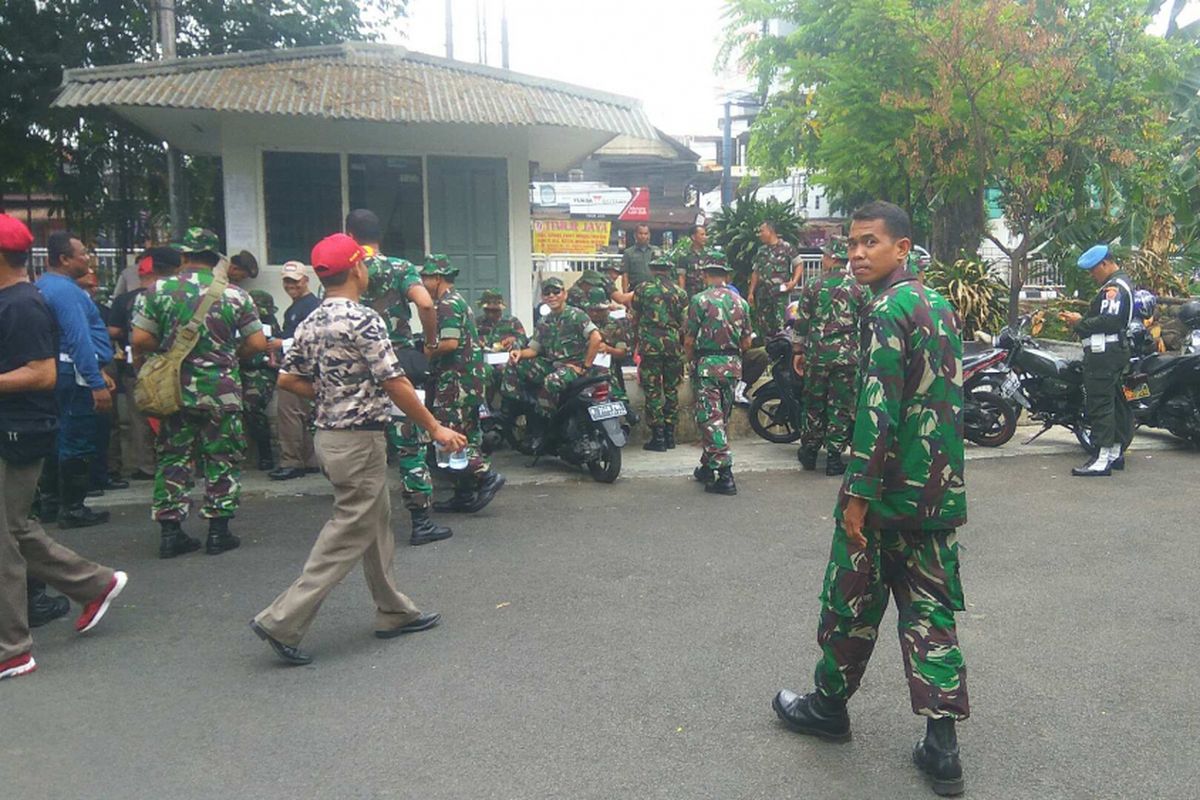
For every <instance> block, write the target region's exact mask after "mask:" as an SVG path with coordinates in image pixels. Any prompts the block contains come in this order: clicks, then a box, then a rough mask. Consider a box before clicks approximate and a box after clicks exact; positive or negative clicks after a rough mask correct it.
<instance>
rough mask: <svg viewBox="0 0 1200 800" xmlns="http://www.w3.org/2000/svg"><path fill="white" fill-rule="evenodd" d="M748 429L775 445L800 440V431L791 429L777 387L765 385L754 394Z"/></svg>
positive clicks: (790, 423)
mask: <svg viewBox="0 0 1200 800" xmlns="http://www.w3.org/2000/svg"><path fill="white" fill-rule="evenodd" d="M750 427H751V428H753V429H754V432H755V433H757V434H758V435H759V436H761V437H762V438H764V439H766V440H767V441H768V442H774V443H775V444H789V443H791V442H794V441H796V440H798V439H799V438H800V431H798V430H796V429H794V428H793V427H792V421H791V420H790V419H788V414H787V409H785V408H784V405H783V397H781V396H780V394H779V387H778V386H776V385H775V384H767V385H766V386H764V387H762V388H761V389H759V390H758V391H757V392H755V393H754V400H753V401H752V402H751V403H750Z"/></svg>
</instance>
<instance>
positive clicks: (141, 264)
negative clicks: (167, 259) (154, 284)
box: [137, 255, 154, 275]
mask: <svg viewBox="0 0 1200 800" xmlns="http://www.w3.org/2000/svg"><path fill="white" fill-rule="evenodd" d="M137 265H138V275H153V274H154V256H149V255H146V256H142V257H141V258H139V259H138V262H137Z"/></svg>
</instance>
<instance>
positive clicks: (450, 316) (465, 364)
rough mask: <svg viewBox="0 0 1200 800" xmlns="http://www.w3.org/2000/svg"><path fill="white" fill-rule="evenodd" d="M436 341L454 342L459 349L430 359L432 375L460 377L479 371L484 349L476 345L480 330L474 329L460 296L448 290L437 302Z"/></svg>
mask: <svg viewBox="0 0 1200 800" xmlns="http://www.w3.org/2000/svg"><path fill="white" fill-rule="evenodd" d="M437 318H438V339H439V340H445V339H457V340H458V347H457V348H456V349H455V350H454V351H453V352H450V353H442V354H441V355H438V356H434V357H433V358H431V359H430V360H429V367H430V369H431V370H433V371H434V372H447V371H458V372H461V373H463V374H466V373H468V372H471V371H472V370H475V369H478V368H479V367H480V366H481V365H482V364H483V350H482V349H481V347H480V342H479V330H478V329H477V328H476V327H475V314H474V312H473V311H472V310H471V306H470V305H468V304H467V301H466V299H465V298H463V296H462V295H461V294H459V293H458V292H456V291H455V290H453V289H451V290H450V291H448V292H446V293H445V294H444V295H442V298H441V299H440V300H438V303H437Z"/></svg>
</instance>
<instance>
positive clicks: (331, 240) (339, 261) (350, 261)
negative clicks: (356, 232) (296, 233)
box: [312, 233, 366, 277]
mask: <svg viewBox="0 0 1200 800" xmlns="http://www.w3.org/2000/svg"><path fill="white" fill-rule="evenodd" d="M365 257H366V253H364V252H363V249H362V248H361V247H359V245H358V242H356V241H354V239H353V238H351V237H349V236H347V235H346V234H344V233H335V234H333V235H332V236H326V237H325V238H324V239H322V240H321V241H319V242H317V246H316V247H314V248H313V249H312V266H313V270H314V271H315V272H316V273H317V275H318V276H319V277H323V276H326V275H337V274H338V273H339V272H346V271H347V270H349V269H350V268H351V267H353V266H354V265H355V264H357V263H358V262H360V261H362V260H363V258H365Z"/></svg>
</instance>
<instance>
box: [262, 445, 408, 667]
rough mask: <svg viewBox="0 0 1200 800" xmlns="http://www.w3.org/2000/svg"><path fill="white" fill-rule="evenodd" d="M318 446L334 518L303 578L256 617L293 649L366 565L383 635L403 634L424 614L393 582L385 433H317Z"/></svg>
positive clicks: (393, 545) (378, 627)
mask: <svg viewBox="0 0 1200 800" xmlns="http://www.w3.org/2000/svg"><path fill="white" fill-rule="evenodd" d="M316 446H317V456H318V458H319V459H320V461H321V468H322V470H324V472H325V475H326V476H327V477H328V478H329V482H330V483H332V484H333V517H332V518H331V519H330V520H329V521H328V522H326V523H325V527H324V528H322V529H321V533H320V534H319V535H318V536H317V541H316V543H315V544H314V545H313V549H312V552H311V553H309V555H308V561H307V562H306V563H305V564H304V570H303V571H302V572H301V573H300V577H299V578H297V579H296V582H295V583H293V584H292V585H291V586H289V587H288V589H287V591H285V592H284V593H283V594H281V595H279V597H277V598H275V602H273V603H271V605H270V606H269V607H268V608H267V609H265V610H264V611H262V612H261V613H260V614H259V615H258V616H257V617H255V621H256V622H257V623H258V624H259V625H261V626H262V628H263V630H265V631H266V632H267V633H269V634H270V635H271V636H272V637H273V638H275V639H278V640H279V641H281V642H283V643H284V644H287V645H292V646H293V647H294V646H296V645H297V644H299V643H300V640H301V639H303V638H304V634H305V633H306V632H307V631H308V626H309V625H311V624H312V621H313V617H315V616H316V614H317V610H318V609H319V608H320V607H321V603H322V602H324V600H325V598H326V596H328V594H329V593H330V592H331V591H332V590H333V587H334V586H337V585H338V584H339V583H340V582H341V581H342V579H343V578H345V577H346V575H348V574H349V573H350V570H352V569H353V568H354V565H355V564H357V563H358V562H359V561H362V565H363V575H364V576H365V577H366V579H367V588H368V589H369V590H370V592H371V598H372V599H373V600H374V601H375V608H376V613H375V629H376V630H379V631H384V630H391V629H394V628H399V627H401V626H403V625H407V624H408V623H410V622H412V621H413V620H415V619H416V618H417V617H419V616H420V615H421V611H420V609H418V608H417V607H416V605H415V604H414V603H413V601H412V600H410V599H408V597H406V596H405V595H403V594H401V593H400V592H399V591H398V590H397V589H396V585H395V583H394V582H393V581H392V558H393V556H394V555H395V552H396V539H395V536H394V535H393V534H392V502H391V496H390V495H389V494H388V486H387V443H386V440H385V438H384V433H383V431H317V435H316Z"/></svg>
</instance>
